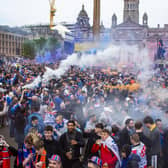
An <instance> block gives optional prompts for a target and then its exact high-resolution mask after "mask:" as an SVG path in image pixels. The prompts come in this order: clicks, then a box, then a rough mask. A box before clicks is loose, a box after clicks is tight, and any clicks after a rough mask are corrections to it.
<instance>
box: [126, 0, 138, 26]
mask: <svg viewBox="0 0 168 168" xmlns="http://www.w3.org/2000/svg"><path fill="white" fill-rule="evenodd" d="M128 18H130V19H131V20H132V21H133V22H135V23H139V0H124V22H125V21H127V19H128Z"/></svg>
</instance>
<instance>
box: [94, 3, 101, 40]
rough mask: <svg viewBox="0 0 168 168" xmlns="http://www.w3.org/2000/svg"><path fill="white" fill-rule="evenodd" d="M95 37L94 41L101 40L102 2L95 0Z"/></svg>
mask: <svg viewBox="0 0 168 168" xmlns="http://www.w3.org/2000/svg"><path fill="white" fill-rule="evenodd" d="M93 36H94V40H98V39H99V38H100V0H94V13H93Z"/></svg>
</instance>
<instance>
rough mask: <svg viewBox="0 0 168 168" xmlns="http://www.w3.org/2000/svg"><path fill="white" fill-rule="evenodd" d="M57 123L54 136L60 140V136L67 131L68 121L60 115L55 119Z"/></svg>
mask: <svg viewBox="0 0 168 168" xmlns="http://www.w3.org/2000/svg"><path fill="white" fill-rule="evenodd" d="M55 121H56V123H55V125H54V136H55V139H59V138H60V136H61V135H62V134H63V133H65V132H66V131H67V120H66V119H64V118H63V116H62V115H58V116H57V117H56V118H55Z"/></svg>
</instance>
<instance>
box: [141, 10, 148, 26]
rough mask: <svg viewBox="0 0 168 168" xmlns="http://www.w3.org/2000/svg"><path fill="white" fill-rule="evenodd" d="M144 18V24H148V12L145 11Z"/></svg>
mask: <svg viewBox="0 0 168 168" xmlns="http://www.w3.org/2000/svg"><path fill="white" fill-rule="evenodd" d="M142 20H143V25H144V26H148V15H147V13H144V15H143V19H142Z"/></svg>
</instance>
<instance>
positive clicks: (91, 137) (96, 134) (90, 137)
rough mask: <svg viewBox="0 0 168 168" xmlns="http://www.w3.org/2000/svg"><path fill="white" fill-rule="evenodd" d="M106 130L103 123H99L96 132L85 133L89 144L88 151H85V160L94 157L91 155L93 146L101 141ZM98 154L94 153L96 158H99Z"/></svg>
mask: <svg viewBox="0 0 168 168" xmlns="http://www.w3.org/2000/svg"><path fill="white" fill-rule="evenodd" d="M103 129H104V126H103V124H102V123H97V124H96V125H95V129H94V131H92V132H91V133H84V137H85V138H88V141H87V144H86V149H85V154H84V160H85V161H86V160H87V159H88V158H91V156H92V155H93V154H92V153H91V150H92V146H93V144H94V143H96V141H97V140H98V139H101V134H102V131H103ZM98 155H99V154H98V153H94V156H98Z"/></svg>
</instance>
